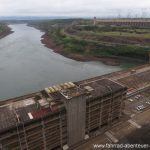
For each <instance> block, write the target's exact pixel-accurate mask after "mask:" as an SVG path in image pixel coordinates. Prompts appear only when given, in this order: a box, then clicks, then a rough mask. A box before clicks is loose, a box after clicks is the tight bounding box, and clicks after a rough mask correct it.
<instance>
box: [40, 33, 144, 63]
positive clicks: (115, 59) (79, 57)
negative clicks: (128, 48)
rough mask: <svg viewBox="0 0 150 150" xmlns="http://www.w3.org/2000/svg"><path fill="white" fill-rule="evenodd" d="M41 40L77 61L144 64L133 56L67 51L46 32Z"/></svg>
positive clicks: (55, 50)
mask: <svg viewBox="0 0 150 150" xmlns="http://www.w3.org/2000/svg"><path fill="white" fill-rule="evenodd" d="M41 42H42V43H43V44H44V45H45V46H46V47H47V48H50V49H52V50H53V51H54V52H56V53H59V54H61V55H63V56H65V57H67V58H70V59H73V60H77V61H84V62H85V61H101V62H102V63H104V64H106V65H111V66H119V65H121V64H123V63H131V64H132V63H134V64H135V63H137V64H144V63H146V61H142V60H139V59H133V58H125V57H117V56H110V57H107V56H92V55H82V54H75V53H67V52H65V50H64V48H63V46H60V45H57V44H56V43H55V42H54V41H53V40H52V39H51V38H50V37H49V36H48V34H47V33H45V34H44V35H43V36H42V39H41Z"/></svg>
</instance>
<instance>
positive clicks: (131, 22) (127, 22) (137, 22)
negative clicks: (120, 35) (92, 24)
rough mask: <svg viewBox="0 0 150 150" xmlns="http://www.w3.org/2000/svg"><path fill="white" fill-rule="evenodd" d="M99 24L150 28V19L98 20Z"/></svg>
mask: <svg viewBox="0 0 150 150" xmlns="http://www.w3.org/2000/svg"><path fill="white" fill-rule="evenodd" d="M96 23H97V24H101V25H116V26H130V27H139V28H140V27H141V28H150V19H130V18H128V19H97V20H96Z"/></svg>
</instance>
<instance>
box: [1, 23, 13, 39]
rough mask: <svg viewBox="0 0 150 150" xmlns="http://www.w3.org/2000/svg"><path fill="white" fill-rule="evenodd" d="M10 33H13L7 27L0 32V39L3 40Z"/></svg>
mask: <svg viewBox="0 0 150 150" xmlns="http://www.w3.org/2000/svg"><path fill="white" fill-rule="evenodd" d="M11 33H13V31H12V30H11V28H10V27H8V26H7V27H6V29H5V30H4V31H2V32H0V39H2V38H4V37H5V36H7V35H9V34H11Z"/></svg>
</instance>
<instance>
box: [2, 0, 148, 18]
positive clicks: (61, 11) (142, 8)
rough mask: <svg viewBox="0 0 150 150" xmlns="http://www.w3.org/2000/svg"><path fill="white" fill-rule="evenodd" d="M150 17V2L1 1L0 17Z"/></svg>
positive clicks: (124, 0)
mask: <svg viewBox="0 0 150 150" xmlns="http://www.w3.org/2000/svg"><path fill="white" fill-rule="evenodd" d="M119 14H120V16H139V17H141V16H146V17H148V16H150V0H0V16H82V17H83V16H90V17H92V16H97V17H102V16H104V17H106V16H118V15H119Z"/></svg>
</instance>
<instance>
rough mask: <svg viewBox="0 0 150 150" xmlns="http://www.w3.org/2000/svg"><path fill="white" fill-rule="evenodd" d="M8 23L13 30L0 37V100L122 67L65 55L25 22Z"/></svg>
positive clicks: (117, 69)
mask: <svg viewBox="0 0 150 150" xmlns="http://www.w3.org/2000/svg"><path fill="white" fill-rule="evenodd" d="M9 26H10V27H11V28H12V31H14V33H12V34H10V35H8V36H6V37H4V38H3V39H0V100H4V99H9V98H13V97H18V96H21V95H25V94H28V93H32V92H36V91H38V90H41V89H43V88H45V87H47V86H52V85H55V84H59V83H64V82H67V81H79V80H83V79H86V78H91V77H95V76H100V75H103V74H106V73H110V72H114V71H119V70H121V68H120V67H119V66H108V65H105V64H103V63H101V62H79V61H75V60H71V59H68V58H65V57H64V56H61V55H59V54H57V53H54V52H53V50H51V49H48V48H46V47H45V46H44V45H43V44H42V43H41V36H42V35H43V34H44V32H41V31H39V30H37V29H35V28H33V27H29V26H27V25H26V24H13V25H9Z"/></svg>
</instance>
